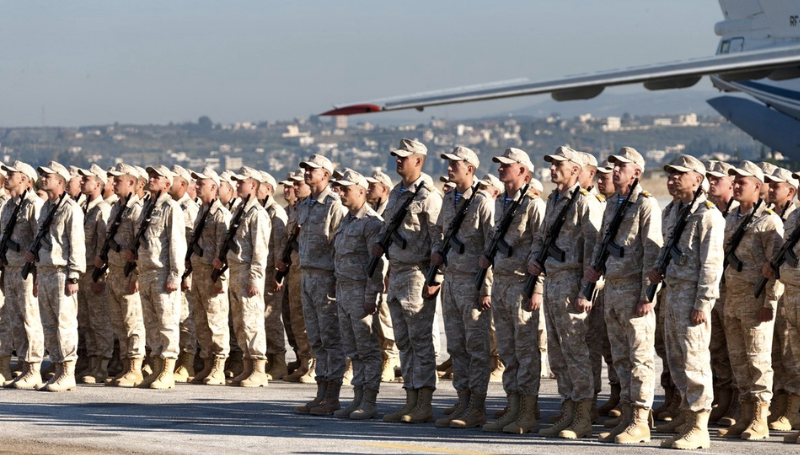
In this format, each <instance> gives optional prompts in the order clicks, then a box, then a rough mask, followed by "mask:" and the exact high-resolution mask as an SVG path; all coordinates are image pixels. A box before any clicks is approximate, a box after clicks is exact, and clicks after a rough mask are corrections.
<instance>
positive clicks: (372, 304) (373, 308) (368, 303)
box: [364, 296, 378, 316]
mask: <svg viewBox="0 0 800 455" xmlns="http://www.w3.org/2000/svg"><path fill="white" fill-rule="evenodd" d="M377 312H378V296H375V298H374V299H366V300H364V315H365V316H366V315H370V314H375V313H377Z"/></svg>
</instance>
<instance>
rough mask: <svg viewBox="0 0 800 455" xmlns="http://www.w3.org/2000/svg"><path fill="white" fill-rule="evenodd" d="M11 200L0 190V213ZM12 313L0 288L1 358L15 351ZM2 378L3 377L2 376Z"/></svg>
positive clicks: (0, 230)
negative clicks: (11, 322) (12, 333)
mask: <svg viewBox="0 0 800 455" xmlns="http://www.w3.org/2000/svg"><path fill="white" fill-rule="evenodd" d="M9 199H10V197H9V195H8V193H6V192H5V191H4V190H2V189H0V213H2V211H3V207H5V206H6V203H8V200H9ZM2 229H3V228H2V227H0V233H1V232H2ZM1 235H2V234H0V236H1ZM0 238H2V237H0ZM10 312H11V309H10V308H8V307H6V296H5V291H4V290H3V289H2V287H0V357H10V356H11V351H13V350H14V339H13V338H12V336H11V324H10V319H9V318H10ZM0 376H2V375H1V374H0ZM4 379H8V378H4Z"/></svg>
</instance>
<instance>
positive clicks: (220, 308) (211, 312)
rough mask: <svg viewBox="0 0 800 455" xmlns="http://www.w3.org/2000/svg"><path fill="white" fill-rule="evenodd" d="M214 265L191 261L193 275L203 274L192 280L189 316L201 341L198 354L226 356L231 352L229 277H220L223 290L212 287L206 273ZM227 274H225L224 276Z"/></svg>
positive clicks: (222, 357)
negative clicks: (192, 262) (192, 318)
mask: <svg viewBox="0 0 800 455" xmlns="http://www.w3.org/2000/svg"><path fill="white" fill-rule="evenodd" d="M213 270H214V268H213V267H212V266H211V265H210V264H199V263H198V264H192V275H194V276H196V277H198V278H202V279H198V280H192V287H191V290H190V291H189V292H190V293H191V302H192V316H193V317H194V326H195V329H196V330H197V341H198V342H199V343H200V357H202V358H204V359H209V358H220V359H225V358H227V357H228V353H229V352H230V343H231V336H230V331H229V329H228V311H229V305H228V280H227V279H221V280H220V281H221V283H222V293H221V294H217V293H216V292H215V291H214V286H215V285H216V283H214V282H213V281H211V279H209V278H208V277H210V276H211V272H212V271H213ZM226 278H227V277H226Z"/></svg>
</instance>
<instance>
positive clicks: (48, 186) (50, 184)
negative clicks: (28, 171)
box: [42, 174, 61, 191]
mask: <svg viewBox="0 0 800 455" xmlns="http://www.w3.org/2000/svg"><path fill="white" fill-rule="evenodd" d="M60 184H61V179H60V178H59V175H58V174H44V175H43V176H42V189H43V190H45V191H56V190H57V189H58V187H59V185H60Z"/></svg>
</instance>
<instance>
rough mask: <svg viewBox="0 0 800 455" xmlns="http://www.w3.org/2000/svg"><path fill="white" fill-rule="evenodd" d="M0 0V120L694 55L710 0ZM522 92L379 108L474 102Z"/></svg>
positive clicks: (452, 111)
mask: <svg viewBox="0 0 800 455" xmlns="http://www.w3.org/2000/svg"><path fill="white" fill-rule="evenodd" d="M0 5H1V6H2V10H0V11H2V13H0V126H20V125H31V126H37V125H41V124H42V106H44V112H45V123H46V124H47V125H86V124H103V123H111V122H114V121H119V122H133V123H166V122H169V121H176V122H181V121H187V120H191V121H195V120H197V118H198V117H199V116H201V115H209V116H210V117H211V118H212V120H214V121H223V122H232V121H245V120H253V121H257V120H267V119H285V118H291V117H293V116H306V115H308V114H312V113H319V112H321V111H323V110H326V109H327V108H329V107H330V106H331V105H332V104H333V103H341V102H350V101H361V100H367V99H372V98H381V97H386V96H391V95H403V94H409V93H415V92H419V91H425V90H433V89H440V88H448V87H453V86H459V85H470V84H475V83H483V82H492V81H498V80H507V79H514V78H518V77H528V78H531V79H544V78H556V77H559V76H564V75H568V74H576V73H583V72H590V71H594V70H602V69H614V68H620V67H626V66H634V65H640V64H647V63H658V62H664V61H670V60H680V59H685V58H690V57H700V56H704V55H709V54H713V53H714V51H715V48H716V45H717V41H718V39H717V37H716V36H715V35H714V31H713V26H714V23H715V22H717V21H719V20H721V19H722V13H721V12H720V9H719V5H718V4H717V2H716V1H713V0H669V1H655V0H614V1H601V0H550V1H541V0H537V1H534V0H527V1H525V0H521V1H468V0H458V1H434V0H427V1H409V0H402V1H393V2H382V1H375V0H372V1H345V0H339V1H302V2H301V1H296V2H291V3H290V2H272V1H248V2H245V1H230V0H227V1H214V2H212V1H191V2H190V1H166V2H165V1H157V2H156V1H149V0H148V1H143V0H139V1H134V2H131V1H126V2H122V1H110V0H103V1H74V2H57V1H50V2H45V1H38V0H28V1H2V2H0ZM700 87H701V88H705V89H708V88H709V87H710V83H708V82H707V81H704V82H703V83H702V84H701V85H700ZM616 90H619V89H616ZM636 90H641V91H642V93H643V94H644V89H642V88H637V89H636ZM601 96H602V95H601ZM643 96H644V95H643ZM538 99H540V98H538V97H528V98H522V99H517V100H512V101H493V102H485V103H477V104H470V105H462V106H457V107H449V108H437V109H431V110H426V112H425V113H422V114H418V113H415V112H403V113H398V114H393V115H399V116H402V117H403V118H419V119H423V118H429V117H430V116H431V115H439V116H441V115H445V114H447V115H453V116H457V115H480V114H481V113H496V112H498V111H502V110H504V109H506V108H508V109H511V108H516V107H520V106H525V105H527V104H531V103H534V102H536V101H537V100H538ZM360 118H362V119H366V118H367V117H365V116H361V117H360Z"/></svg>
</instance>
